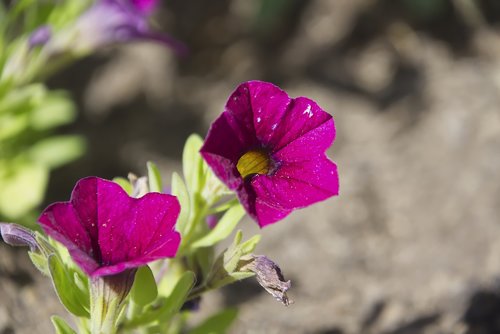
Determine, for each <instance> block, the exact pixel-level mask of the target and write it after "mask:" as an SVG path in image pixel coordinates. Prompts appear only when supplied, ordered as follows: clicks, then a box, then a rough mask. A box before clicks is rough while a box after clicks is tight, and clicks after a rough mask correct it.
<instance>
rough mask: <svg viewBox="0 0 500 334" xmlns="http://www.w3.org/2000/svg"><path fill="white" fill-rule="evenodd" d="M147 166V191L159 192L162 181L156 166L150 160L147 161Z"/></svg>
mask: <svg viewBox="0 0 500 334" xmlns="http://www.w3.org/2000/svg"><path fill="white" fill-rule="evenodd" d="M147 167H148V181H149V191H150V192H155V193H161V192H162V181H161V174H160V171H159V170H158V167H156V165H155V164H154V163H153V162H151V161H148V162H147Z"/></svg>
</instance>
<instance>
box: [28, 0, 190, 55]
mask: <svg viewBox="0 0 500 334" xmlns="http://www.w3.org/2000/svg"><path fill="white" fill-rule="evenodd" d="M157 2H158V1H157V0H97V1H96V2H95V3H94V4H93V5H92V6H91V7H90V8H88V9H87V10H86V11H85V12H83V13H82V14H81V15H80V16H79V17H78V18H77V20H76V21H75V22H74V23H72V24H70V25H68V26H66V27H65V28H64V29H62V30H61V31H59V32H55V33H53V34H52V36H49V37H50V39H47V40H46V41H45V42H46V48H45V52H46V53H47V54H48V55H59V54H61V53H64V52H68V51H69V52H73V53H76V54H79V53H84V54H85V53H88V52H90V51H93V50H95V49H97V48H100V47H105V46H109V45H113V44H117V43H125V42H131V41H137V40H150V41H154V42H159V43H161V44H164V45H166V46H168V47H170V48H172V49H173V50H174V51H175V52H176V53H177V54H179V55H184V54H186V53H187V48H186V46H185V45H184V44H183V43H181V42H179V41H177V40H176V39H174V38H172V37H170V36H168V35H166V34H163V33H159V32H156V31H154V30H152V29H151V28H150V24H149V17H150V16H151V14H152V11H153V9H154V8H155V7H156V4H157ZM48 28H49V29H50V27H47V26H42V27H40V28H38V29H36V30H35V31H34V32H33V33H32V35H31V36H30V38H29V40H30V43H31V44H30V45H32V44H33V43H34V44H35V45H40V44H43V43H40V42H39V40H42V41H43V39H42V38H41V37H44V36H39V35H42V33H46V32H47V29H48Z"/></svg>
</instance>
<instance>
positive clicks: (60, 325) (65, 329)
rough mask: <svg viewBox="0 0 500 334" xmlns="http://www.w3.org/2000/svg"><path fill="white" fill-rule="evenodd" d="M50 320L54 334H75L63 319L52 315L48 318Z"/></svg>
mask: <svg viewBox="0 0 500 334" xmlns="http://www.w3.org/2000/svg"><path fill="white" fill-rule="evenodd" d="M50 320H51V321H52V324H53V325H54V328H55V330H56V334H76V332H75V331H74V330H73V328H71V327H70V326H69V325H68V324H67V323H66V321H65V320H64V319H63V318H61V317H59V316H57V315H53V316H51V317H50Z"/></svg>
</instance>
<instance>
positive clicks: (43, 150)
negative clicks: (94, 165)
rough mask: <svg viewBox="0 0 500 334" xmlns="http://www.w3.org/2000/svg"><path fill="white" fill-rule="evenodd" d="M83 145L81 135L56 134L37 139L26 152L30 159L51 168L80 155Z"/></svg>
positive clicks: (83, 150) (83, 149)
mask: <svg viewBox="0 0 500 334" xmlns="http://www.w3.org/2000/svg"><path fill="white" fill-rule="evenodd" d="M85 146H86V145H85V140H84V139H83V137H81V136H74V135H68V136H56V137H51V138H47V139H43V140H41V141H38V142H37V143H36V144H34V145H33V146H32V147H31V148H30V150H29V152H28V154H29V155H30V158H31V159H32V160H34V161H37V162H38V163H40V164H43V165H44V166H47V167H49V168H51V169H53V168H57V167H59V166H62V165H65V164H67V163H68V162H71V161H73V160H75V159H77V158H79V157H81V156H82V155H83V153H84V152H85Z"/></svg>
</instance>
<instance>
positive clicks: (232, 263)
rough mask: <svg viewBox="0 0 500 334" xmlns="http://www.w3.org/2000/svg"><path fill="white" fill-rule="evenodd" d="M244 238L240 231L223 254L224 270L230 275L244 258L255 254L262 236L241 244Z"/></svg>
mask: <svg viewBox="0 0 500 334" xmlns="http://www.w3.org/2000/svg"><path fill="white" fill-rule="evenodd" d="M242 236H243V234H242V233H241V231H238V232H237V233H236V235H235V237H234V241H233V243H232V244H231V246H229V248H228V249H227V250H226V251H225V252H224V254H223V260H224V269H225V270H226V271H227V272H228V273H229V274H231V273H232V272H234V271H235V270H236V268H237V267H238V264H239V262H240V259H241V257H242V256H245V255H247V254H250V253H251V252H253V250H254V249H255V247H256V246H257V244H258V243H259V241H260V238H261V237H260V235H254V236H253V237H251V238H250V239H248V240H247V241H245V242H244V243H240V242H241V238H242Z"/></svg>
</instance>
